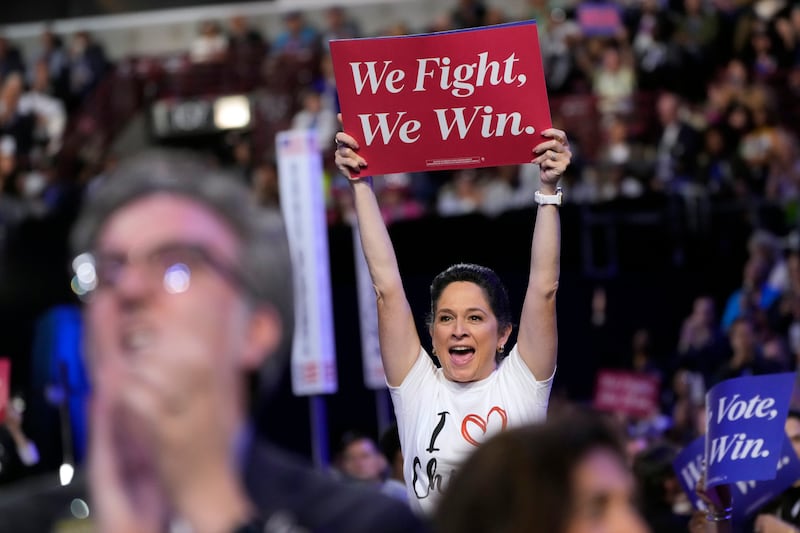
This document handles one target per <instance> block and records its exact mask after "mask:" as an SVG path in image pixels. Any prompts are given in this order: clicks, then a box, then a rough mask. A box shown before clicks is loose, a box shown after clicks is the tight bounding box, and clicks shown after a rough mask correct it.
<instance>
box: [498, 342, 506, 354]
mask: <svg viewBox="0 0 800 533" xmlns="http://www.w3.org/2000/svg"><path fill="white" fill-rule="evenodd" d="M505 349H506V345H505V344H503V345H501V346H500V347H499V348H497V353H503V351H504V350H505Z"/></svg>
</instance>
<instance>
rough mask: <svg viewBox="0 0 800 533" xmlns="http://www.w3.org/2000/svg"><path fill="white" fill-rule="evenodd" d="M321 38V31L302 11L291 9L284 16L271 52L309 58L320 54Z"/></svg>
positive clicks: (302, 59)
mask: <svg viewBox="0 0 800 533" xmlns="http://www.w3.org/2000/svg"><path fill="white" fill-rule="evenodd" d="M321 39H322V37H321V35H320V31H319V30H318V29H317V27H316V26H314V25H313V24H311V23H310V22H308V20H307V19H306V17H305V15H304V14H303V12H302V11H290V12H288V13H286V14H285V15H284V16H283V29H282V30H281V32H280V33H278V35H277V36H276V37H275V39H273V41H272V44H271V47H270V53H271V54H273V55H283V56H289V57H291V58H295V59H298V60H301V61H305V60H309V59H311V58H313V57H316V56H317V55H318V54H319V52H320V45H321Z"/></svg>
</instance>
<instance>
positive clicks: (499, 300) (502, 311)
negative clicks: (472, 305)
mask: <svg viewBox="0 0 800 533" xmlns="http://www.w3.org/2000/svg"><path fill="white" fill-rule="evenodd" d="M455 281H469V282H472V283H474V284H475V285H477V286H478V287H480V288H481V289H482V290H483V293H484V294H485V295H486V299H487V300H488V301H489V307H490V308H491V309H492V312H493V313H494V315H495V316H496V317H497V325H498V327H499V329H500V331H502V330H504V329H505V328H506V327H508V326H513V325H514V324H513V322H512V319H511V303H510V302H509V299H508V291H507V290H506V288H505V285H503V282H502V281H500V277H499V276H498V275H497V274H496V273H495V271H494V270H492V269H491V268H489V267H485V266H482V265H476V264H474V263H457V264H455V265H452V266H450V267H448V268H447V269H446V270H444V271H442V272H440V273H439V274H438V275H437V276H436V277H435V278H433V282H432V283H431V309H430V312H429V313H428V316H427V318H426V321H425V324H426V325H427V326H428V328H430V327H431V326H432V325H433V319H434V317H435V316H436V307H437V306H438V305H439V298H440V297H441V296H442V292H443V291H444V289H445V288H446V287H447V286H448V285H450V284H451V283H453V282H455Z"/></svg>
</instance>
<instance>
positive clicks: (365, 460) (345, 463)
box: [341, 439, 387, 482]
mask: <svg viewBox="0 0 800 533" xmlns="http://www.w3.org/2000/svg"><path fill="white" fill-rule="evenodd" d="M386 466H387V462H386V459H385V458H384V457H383V455H381V452H380V451H379V450H378V449H377V448H376V447H375V443H374V442H372V441H371V440H370V439H358V440H356V441H353V442H351V443H350V445H349V446H347V448H346V449H345V450H344V452H343V454H342V464H341V468H342V471H343V472H344V473H345V474H346V475H348V476H349V477H351V478H353V479H357V480H359V481H373V482H378V481H380V480H381V476H382V474H383V472H384V471H385V470H386Z"/></svg>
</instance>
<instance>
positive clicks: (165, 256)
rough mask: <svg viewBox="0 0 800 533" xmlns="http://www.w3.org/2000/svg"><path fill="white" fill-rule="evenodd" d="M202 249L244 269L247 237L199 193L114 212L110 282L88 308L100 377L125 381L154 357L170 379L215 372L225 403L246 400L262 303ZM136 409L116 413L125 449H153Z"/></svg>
mask: <svg viewBox="0 0 800 533" xmlns="http://www.w3.org/2000/svg"><path fill="white" fill-rule="evenodd" d="M202 254H207V256H208V257H211V258H213V261H215V262H216V263H217V265H226V266H227V267H230V268H231V269H233V270H235V265H237V264H238V262H237V254H238V240H237V238H236V236H235V235H234V233H233V231H232V230H231V229H230V228H229V227H228V226H227V225H226V224H224V223H223V222H222V220H221V219H219V218H218V217H217V216H216V215H215V214H213V213H211V212H210V211H209V210H208V209H206V208H205V207H203V206H201V205H200V204H198V203H196V202H194V201H192V200H189V199H186V198H181V197H177V196H174V195H165V194H159V195H153V196H149V197H145V198H143V199H139V200H134V201H133V202H132V203H130V204H128V205H127V206H125V207H123V208H121V209H120V210H118V211H117V212H116V213H115V214H114V215H112V216H111V217H110V218H109V219H108V220H107V222H106V224H105V225H104V228H103V229H102V231H101V233H100V234H99V236H98V239H97V243H96V249H95V250H94V255H95V262H96V271H97V273H98V279H99V280H100V284H99V285H98V287H97V288H96V289H95V290H94V292H93V293H92V295H91V298H90V300H89V301H88V302H87V304H86V315H85V317H86V328H87V348H88V354H89V362H90V367H91V371H92V375H93V378H94V380H104V381H103V382H104V383H106V384H116V385H117V386H118V387H119V388H123V387H126V386H127V384H128V383H129V381H127V380H126V376H127V375H129V374H130V373H131V372H136V370H137V368H140V367H141V368H144V367H147V366H148V365H150V366H149V368H151V369H152V368H153V366H152V365H156V366H157V367H159V369H160V372H161V373H162V374H171V375H172V376H174V377H173V378H171V377H170V375H163V378H164V383H175V382H177V381H178V380H177V379H176V378H177V377H181V378H182V379H183V378H185V376H186V375H187V374H186V373H187V371H189V370H191V371H192V372H194V373H197V374H198V375H207V374H213V377H212V378H210V379H212V380H213V381H215V382H216V383H214V386H219V387H221V389H215V391H219V390H223V391H225V392H227V393H228V394H226V395H224V397H225V398H226V399H230V401H231V405H226V406H220V407H221V409H226V408H227V409H228V410H230V409H234V408H235V407H234V405H235V406H236V407H238V404H237V402H238V401H239V400H240V399H241V398H240V397H239V396H238V395H239V390H238V387H239V386H240V382H239V380H240V379H241V374H240V371H241V366H240V365H241V364H242V361H241V358H242V357H243V355H242V354H244V353H247V352H246V350H247V348H246V342H247V338H248V337H247V332H248V326H249V325H250V319H251V317H252V315H251V313H252V310H251V307H250V305H249V304H248V303H247V301H246V299H245V298H244V297H243V292H242V289H241V288H239V287H238V286H237V285H236V284H235V283H233V282H232V281H231V280H230V279H227V278H226V277H225V276H223V275H222V274H221V273H220V272H221V270H220V269H221V268H224V267H219V268H212V267H211V266H210V264H209V262H208V261H205V260H203V259H202V258H201V257H200V256H201V255H202ZM169 265H173V266H172V268H169V269H165V267H166V266H169ZM165 272H166V274H167V275H165ZM187 274H188V275H187ZM104 279H105V280H112V281H107V282H106V283H105V284H103V280H104ZM183 381H185V379H183ZM183 381H181V382H183ZM225 412H228V411H225ZM231 412H233V411H231ZM126 415H127V413H126V412H122V413H120V412H115V413H114V416H115V418H116V420H115V422H117V423H118V424H117V425H118V426H119V433H120V443H121V445H122V447H123V448H135V449H138V450H139V452H141V450H142V449H144V450H146V449H147V448H148V446H150V444H149V443H147V442H146V441H144V440H143V438H140V437H139V435H138V432H137V421H136V420H134V419H133V418H135V417H127V416H126ZM232 423H235V421H232ZM137 441H140V442H137ZM145 453H146V452H145ZM137 455H138V454H137Z"/></svg>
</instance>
